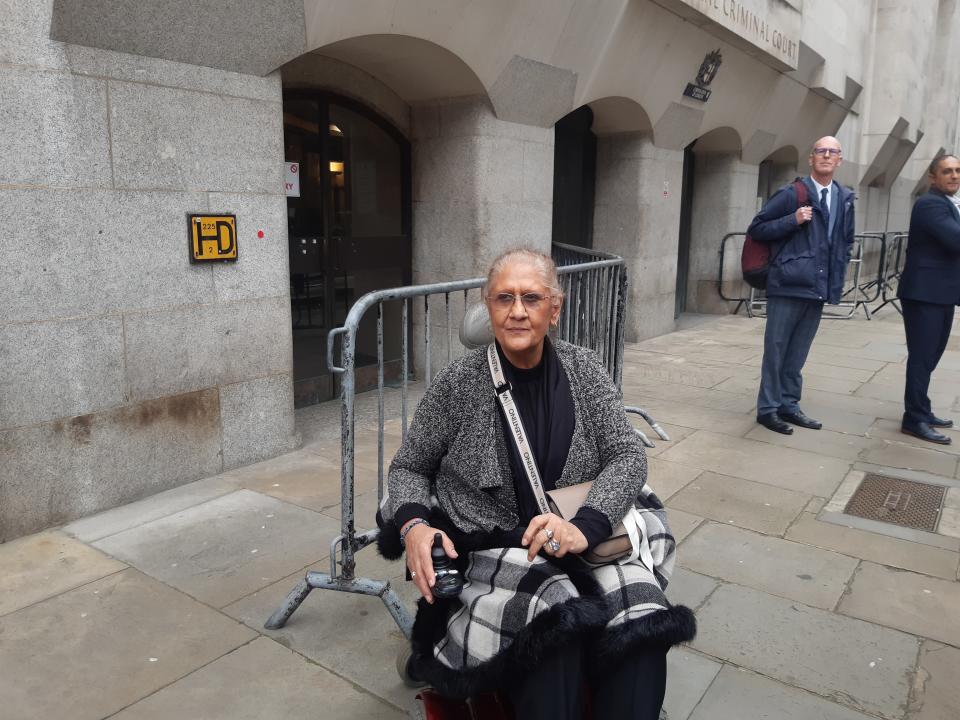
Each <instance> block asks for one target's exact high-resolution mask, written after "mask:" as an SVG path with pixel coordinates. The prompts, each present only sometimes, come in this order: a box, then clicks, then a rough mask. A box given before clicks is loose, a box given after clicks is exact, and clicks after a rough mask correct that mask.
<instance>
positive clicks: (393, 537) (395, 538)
mask: <svg viewBox="0 0 960 720" xmlns="http://www.w3.org/2000/svg"><path fill="white" fill-rule="evenodd" d="M377 552H379V553H380V554H381V555H382V556H383V557H384V558H386V559H387V560H399V559H400V558H402V557H403V545H402V544H401V543H400V530H399V529H398V528H397V524H396V523H395V522H394V521H393V520H387V521H386V522H385V523H383V525H381V526H380V534H379V535H377Z"/></svg>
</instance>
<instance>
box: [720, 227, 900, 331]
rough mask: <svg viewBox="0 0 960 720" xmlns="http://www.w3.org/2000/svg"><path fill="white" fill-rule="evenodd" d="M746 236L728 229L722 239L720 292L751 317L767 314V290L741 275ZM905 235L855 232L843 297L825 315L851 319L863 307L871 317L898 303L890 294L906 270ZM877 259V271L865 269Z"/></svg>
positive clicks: (826, 316)
mask: <svg viewBox="0 0 960 720" xmlns="http://www.w3.org/2000/svg"><path fill="white" fill-rule="evenodd" d="M745 237H746V233H742V232H737V233H727V234H726V235H724V237H723V239H722V240H721V241H720V251H719V254H720V263H719V269H718V272H717V292H718V294H719V295H720V297H721V298H722V299H723V300H725V301H727V302H736V303H737V306H736V308H734V311H733V312H734V314H736V313H738V312H739V311H740V308H741V307H744V308H745V309H746V313H747V316H748V317H765V315H766V304H767V300H766V293H765V292H764V291H763V290H757V289H756V288H752V287H750V286H749V285H748V284H747V283H746V282H744V281H743V280H742V279H741V278H740V277H739V258H740V253H741V252H742V250H743V241H744V238H745ZM905 238H906V235H905V234H904V233H881V232H863V233H858V234H856V235H854V245H853V248H852V249H851V258H850V263H849V264H848V266H847V274H846V277H845V279H844V289H843V292H842V295H841V297H842V298H843V299H842V300H841V302H840V303H839V304H837V305H828V306H825V307H824V313H823V317H824V318H825V319H833V320H847V319H850V318H852V317H853V316H854V315H855V314H856V312H857V309H858V308H859V309H862V310H863V313H864V316H865V317H866V318H867V320H870V319H871V318H872V315H873V313H875V312H877V311H878V310H880V308H882V307H883V306H884V305H886V304H887V303H894V307H897V305H896V299H895V298H894V297H888V295H887V293H888V292H890V291H891V290H892V289H893V288H895V281H896V279H897V278H899V273H900V272H902V271H903V257H904V255H905V253H904V252H903V251H902V250H901V248H902V246H903V244H904V242H903V241H904V240H905ZM734 261H735V262H736V269H735V270H734V271H732V272H731V268H728V267H727V266H728V265H732V264H733V263H734ZM874 261H875V262H876V268H877V269H876V271H875V272H873V273H871V272H869V271H868V272H865V270H864V268H865V266H866V265H868V264H870V265H873V263H874ZM725 271H726V272H725ZM731 274H733V275H734V278H733V279H731V278H730V275H731ZM865 277H866V278H869V279H865ZM879 299H882V300H883V302H882V303H881V305H879V306H878V307H877V308H875V309H872V310H871V308H870V305H871V304H872V303H874V302H876V301H877V300H879ZM831 308H843V309H844V311H843V312H840V313H838V312H832V311H831ZM897 309H898V310H899V308H897Z"/></svg>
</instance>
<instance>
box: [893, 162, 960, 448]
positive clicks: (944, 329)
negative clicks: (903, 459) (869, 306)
mask: <svg viewBox="0 0 960 720" xmlns="http://www.w3.org/2000/svg"><path fill="white" fill-rule="evenodd" d="M928 180H929V182H930V189H929V190H928V191H927V192H926V193H925V194H923V195H921V196H920V197H919V198H917V201H916V202H915V203H914V205H913V212H912V213H911V214H910V237H909V240H908V242H907V261H906V264H905V265H904V268H903V275H901V277H900V287H899V288H898V290H897V297H899V298H900V303H901V305H902V306H903V329H904V330H905V331H906V335H907V382H906V388H905V389H904V393H903V405H904V412H903V423H902V425H901V430H902V431H903V432H904V433H906V434H907V435H915V436H916V437H918V438H922V439H923V440H928V441H930V442H935V443H939V444H941V445H949V444H950V438H949V437H947V436H946V435H944V434H943V433H940V432H938V431H937V430H936V429H935V428H938V427H944V428H946V427H953V420H944V419H942V418H938V417H937V416H936V415H934V414H933V411H932V410H931V409H930V398H929V397H928V396H927V390H928V389H929V387H930V374H931V373H932V372H933V371H934V370H935V369H936V367H937V363H938V362H940V356H941V355H943V351H944V349H945V348H946V347H947V340H948V339H949V338H950V329H951V328H952V327H953V308H954V307H955V306H956V305H957V304H960V212H958V210H957V206H956V205H955V204H954V203H953V201H952V200H951V196H952V195H953V194H954V193H955V192H957V190H958V189H960V160H958V159H957V158H956V157H954V156H953V155H940V156H938V157H936V158H934V160H933V162H932V163H930V170H929V176H928Z"/></svg>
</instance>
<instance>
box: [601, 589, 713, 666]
mask: <svg viewBox="0 0 960 720" xmlns="http://www.w3.org/2000/svg"><path fill="white" fill-rule="evenodd" d="M696 635H697V620H696V618H695V617H694V615H693V611H692V610H691V609H690V608H688V607H686V606H685V605H674V606H673V607H670V608H667V609H666V610H658V611H657V612H654V613H650V614H649V615H644V616H643V617H641V618H638V619H636V620H631V621H629V622H627V623H624V624H623V625H617V626H616V627H612V628H607V629H605V630H604V631H603V632H602V633H601V634H600V636H599V637H598V638H597V639H596V641H595V642H594V644H593V645H592V646H591V648H590V656H591V661H590V662H589V663H587V667H589V668H590V677H591V679H595V678H598V677H601V676H603V675H604V674H605V673H608V672H609V671H610V670H611V668H612V666H613V665H614V664H616V662H617V661H618V660H620V659H621V658H622V657H624V656H625V655H628V654H629V653H631V652H632V651H634V650H636V649H637V648H639V647H641V646H645V647H648V648H649V647H658V646H659V647H662V648H663V649H664V650H667V649H669V648H671V647H673V646H674V645H679V644H680V643H683V642H690V641H691V640H693V638H694V637H696Z"/></svg>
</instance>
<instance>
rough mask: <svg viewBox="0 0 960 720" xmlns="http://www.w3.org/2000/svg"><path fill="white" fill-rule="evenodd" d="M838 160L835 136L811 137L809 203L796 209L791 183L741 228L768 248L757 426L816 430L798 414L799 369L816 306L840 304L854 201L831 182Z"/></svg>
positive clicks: (817, 317)
mask: <svg viewBox="0 0 960 720" xmlns="http://www.w3.org/2000/svg"><path fill="white" fill-rule="evenodd" d="M842 159H843V155H842V148H841V147H840V143H839V141H838V140H837V139H836V138H835V137H822V138H820V139H819V140H817V141H816V142H815V143H814V144H813V148H812V149H811V150H810V156H809V159H808V162H809V164H810V176H809V177H806V178H804V179H803V181H802V182H803V183H804V185H805V186H806V190H807V197H808V198H809V200H808V203H807V204H804V205H803V206H802V207H801V206H800V203H799V202H798V198H797V191H796V190H795V189H794V186H793V183H791V184H790V185H787V186H786V187H783V188H781V189H780V190H778V191H777V192H776V193H775V194H774V195H773V197H771V198H770V199H769V200H768V201H767V203H766V204H765V205H764V206H763V209H762V210H761V211H760V213H759V214H758V215H757V216H756V217H755V218H754V219H753V222H752V223H751V224H750V228H749V229H748V230H747V233H748V234H749V235H750V236H751V237H752V238H754V239H755V240H759V241H760V242H766V243H770V244H771V248H770V258H771V262H770V271H769V274H768V276H767V326H766V330H765V332H764V337H763V366H762V371H761V376H760V393H759V395H758V397H757V422H758V423H760V424H761V425H763V426H764V427H767V428H769V429H770V430H773V431H774V432H778V433H783V434H784V435H790V434H791V433H793V428H792V427H790V425H798V426H799V427H804V428H809V429H811V430H819V429H820V428H821V426H822V425H821V423H820V422H819V421H817V420H814V419H813V418H810V417H807V415H806V414H805V413H804V412H803V410H801V409H800V394H801V391H802V389H803V377H802V375H801V370H802V369H803V365H804V363H805V362H806V361H807V353H808V352H809V351H810V346H811V345H812V344H813V338H814V336H815V335H816V334H817V328H818V327H819V326H820V316H821V313H822V311H823V304H824V303H825V302H829V303H838V302H840V296H841V294H842V292H843V281H844V277H845V276H846V271H847V263H848V262H849V260H850V247H851V245H852V244H853V225H854V217H853V200H854V196H853V192H851V191H850V190H849V189H847V188H844V187H841V186H840V185H839V183H837V182H835V181H834V179H833V175H834V173H835V172H836V170H837V168H838V167H839V166H840V163H841V162H842ZM788 423H789V424H788Z"/></svg>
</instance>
